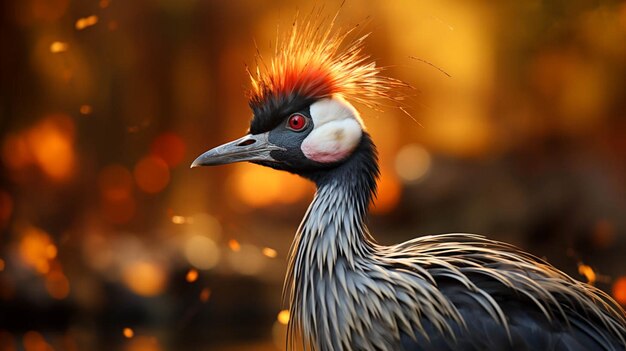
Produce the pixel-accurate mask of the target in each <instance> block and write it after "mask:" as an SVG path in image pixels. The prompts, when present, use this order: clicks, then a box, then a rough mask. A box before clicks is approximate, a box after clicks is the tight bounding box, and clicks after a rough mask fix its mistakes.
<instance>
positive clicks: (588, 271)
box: [578, 263, 597, 285]
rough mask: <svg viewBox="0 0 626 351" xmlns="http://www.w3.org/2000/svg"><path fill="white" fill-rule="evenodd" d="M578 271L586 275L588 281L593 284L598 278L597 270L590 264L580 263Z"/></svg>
mask: <svg viewBox="0 0 626 351" xmlns="http://www.w3.org/2000/svg"><path fill="white" fill-rule="evenodd" d="M578 273H579V274H581V275H583V276H585V278H586V279H587V283H589V284H591V285H593V284H594V283H595V282H596V280H597V275H596V272H594V270H593V268H591V266H588V265H586V264H582V263H580V264H578Z"/></svg>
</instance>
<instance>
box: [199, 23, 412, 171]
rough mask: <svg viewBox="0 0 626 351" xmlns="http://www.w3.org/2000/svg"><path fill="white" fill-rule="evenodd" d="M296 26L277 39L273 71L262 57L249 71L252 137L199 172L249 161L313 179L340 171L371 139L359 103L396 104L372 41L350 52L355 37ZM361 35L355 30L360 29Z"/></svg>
mask: <svg viewBox="0 0 626 351" xmlns="http://www.w3.org/2000/svg"><path fill="white" fill-rule="evenodd" d="M321 27H322V25H321V24H320V23H318V22H316V21H311V20H309V21H305V22H304V23H303V24H301V23H298V22H297V21H296V22H295V23H294V24H293V26H292V29H291V31H290V32H289V33H287V34H286V35H284V36H283V37H282V38H278V40H277V42H278V45H277V46H276V52H275V53H274V57H273V58H272V60H271V62H270V63H269V64H266V63H265V62H263V59H262V58H260V57H259V58H258V60H257V61H258V62H257V67H256V69H255V70H254V71H250V70H248V72H249V74H250V78H251V83H252V88H251V89H250V91H249V94H248V95H249V105H250V108H251V109H252V114H253V117H252V120H251V122H250V128H249V130H248V133H247V134H246V135H245V136H243V137H241V138H239V139H237V140H234V141H231V142H228V143H226V144H223V145H220V146H218V147H216V148H214V149H211V150H209V151H207V152H205V153H204V154H202V155H200V156H199V157H198V158H197V159H196V160H195V161H194V162H193V164H192V167H196V166H211V165H221V164H227V163H233V162H242V161H248V162H253V163H257V164H261V165H264V166H268V167H272V168H275V169H279V170H285V171H289V172H292V173H296V174H300V175H304V176H307V175H308V174H310V173H311V172H316V171H319V170H327V169H331V168H334V167H337V166H338V165H341V164H342V163H344V162H345V161H346V160H348V159H349V158H350V157H351V155H353V154H354V153H355V150H357V149H358V146H359V145H360V144H361V142H362V140H363V138H364V135H367V133H366V132H365V128H364V124H363V121H362V120H361V117H360V115H359V113H358V112H357V110H356V109H355V107H354V106H353V105H352V102H356V103H360V104H362V105H365V106H368V107H372V108H378V107H379V105H378V102H377V101H378V100H379V99H380V98H383V99H387V100H388V101H394V103H395V101H397V100H398V99H397V95H394V92H395V90H394V88H398V87H406V86H407V85H406V84H405V83H403V82H401V81H399V80H395V79H392V78H389V77H385V76H383V75H381V68H379V67H377V66H376V64H375V63H374V62H371V61H369V56H367V55H365V54H363V53H362V51H363V41H364V40H365V38H366V37H367V35H364V36H361V37H358V38H356V39H355V40H352V41H351V42H350V43H348V44H347V45H344V43H345V42H346V39H347V38H348V37H349V36H351V35H352V33H353V32H354V30H348V31H345V32H343V33H336V32H334V31H333V23H332V22H331V23H330V24H329V25H328V29H327V30H325V31H324V30H320V28H321ZM355 28H356V27H355Z"/></svg>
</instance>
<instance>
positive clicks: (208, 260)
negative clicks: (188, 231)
mask: <svg viewBox="0 0 626 351" xmlns="http://www.w3.org/2000/svg"><path fill="white" fill-rule="evenodd" d="M184 250H185V257H186V258H187V261H189V263H190V264H191V265H192V266H194V267H196V268H198V269H211V268H213V267H215V266H216V265H217V263H218V262H219V260H220V251H219V249H218V247H217V245H216V244H215V242H214V241H213V240H211V239H210V238H207V237H206V236H202V235H194V236H192V237H190V238H189V239H187V242H186V243H185V248H184Z"/></svg>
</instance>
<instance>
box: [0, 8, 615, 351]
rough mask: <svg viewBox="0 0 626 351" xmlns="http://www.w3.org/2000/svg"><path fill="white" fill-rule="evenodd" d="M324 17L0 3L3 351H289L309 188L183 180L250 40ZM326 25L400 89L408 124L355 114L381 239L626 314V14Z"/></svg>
mask: <svg viewBox="0 0 626 351" xmlns="http://www.w3.org/2000/svg"><path fill="white" fill-rule="evenodd" d="M320 5H321V4H320V3H319V2H318V1H313V2H307V1H286V0H285V1H273V2H268V1H252V0H236V1H201V0H152V1H148V0H138V1H121V0H81V1H77V0H20V1H3V2H2V5H0V8H2V12H1V14H0V16H1V17H0V18H1V22H0V42H1V47H2V52H1V53H0V72H1V81H0V147H1V149H0V151H1V153H0V160H1V166H0V169H1V173H0V231H1V234H0V351H17V350H24V351H50V350H57V351H58V350H67V351H76V350H125V351H162V350H175V351H176V350H274V351H276V350H282V349H283V348H284V333H285V324H286V322H287V320H288V318H289V316H288V314H287V313H285V312H284V311H283V312H281V311H282V310H283V309H284V308H285V306H284V305H282V304H281V300H280V296H281V288H282V280H283V276H284V273H285V267H286V255H287V251H288V248H289V245H290V243H291V239H292V237H293V233H294V231H295V229H296V227H297V225H298V224H299V221H300V219H301V218H302V216H303V214H304V212H305V210H306V208H307V205H308V203H309V201H310V200H311V197H312V195H313V192H314V187H313V186H312V185H311V184H309V183H307V182H305V181H303V180H301V179H299V178H297V177H295V176H291V175H288V174H282V173H279V172H275V171H272V170H269V169H265V168H262V167H259V166H254V165H248V164H240V165H229V166H223V167H218V168H205V169H194V170H190V169H189V164H190V163H191V161H192V160H193V159H194V158H195V157H196V156H197V155H199V154H200V153H202V152H203V151H205V150H207V149H209V148H211V147H213V146H216V145H218V144H220V143H223V142H225V141H228V140H231V139H234V138H236V137H239V136H241V135H243V133H244V132H245V130H246V129H247V127H248V121H249V118H250V110H249V108H248V107H247V101H246V97H245V94H244V93H245V90H246V88H247V87H248V84H249V83H248V77H247V74H246V72H245V65H246V64H249V65H252V64H254V56H255V42H256V45H257V46H258V48H259V50H260V52H261V53H262V54H264V57H266V58H269V57H270V52H272V50H273V49H272V47H273V43H274V42H275V40H274V39H275V36H276V30H277V26H279V27H280V28H283V27H288V26H289V25H290V23H291V21H292V20H293V18H294V15H295V13H296V12H297V11H298V10H300V11H301V12H303V13H308V12H310V11H311V10H312V9H313V8H314V7H315V6H320ZM324 6H325V10H326V12H327V13H328V14H329V15H333V14H334V13H335V12H336V11H337V9H339V7H340V6H341V2H339V1H330V2H328V3H326V4H325V5H324ZM338 23H339V25H340V26H343V27H344V28H346V27H351V26H353V25H355V24H359V23H361V24H363V25H364V26H365V28H364V29H363V30H364V31H365V32H369V31H371V32H372V35H371V36H370V37H369V39H367V41H366V51H367V53H369V54H371V56H372V57H373V58H374V59H375V60H376V61H377V63H378V64H379V65H383V66H386V67H388V68H387V71H386V73H387V74H388V75H390V76H392V77H395V78H399V79H402V80H404V81H406V82H408V83H410V84H412V85H413V86H415V87H416V90H415V92H414V94H413V97H412V99H411V100H410V101H408V102H407V105H408V107H409V111H410V113H411V114H412V116H413V117H414V118H415V121H414V120H412V119H411V118H409V117H407V116H406V115H404V114H403V113H401V112H400V111H397V110H393V109H389V110H388V111H384V112H376V111H371V110H367V109H364V108H363V107H361V106H357V107H361V112H362V114H363V116H364V120H365V123H366V125H367V127H368V128H369V130H370V132H371V134H372V135H373V138H374V141H375V142H376V144H377V145H378V147H379V151H380V158H381V162H382V163H381V167H382V179H381V182H380V193H379V197H378V201H377V203H376V206H375V207H373V208H372V216H371V218H370V227H371V229H372V231H373V233H374V235H375V237H376V238H377V240H378V241H379V242H381V243H394V242H398V241H403V240H406V239H409V238H412V237H414V236H417V235H423V234H434V233H445V232H472V233H481V234H485V235H488V236H489V237H490V238H493V239H499V240H505V241H508V242H512V243H514V244H516V245H519V246H520V247H522V248H524V249H526V250H529V251H530V252H532V253H534V254H536V255H538V256H541V257H545V258H547V259H548V260H549V261H550V262H552V263H553V264H555V265H556V266H557V267H559V268H561V269H563V270H565V271H566V272H567V273H569V274H571V275H572V276H574V277H576V278H577V279H580V280H583V281H588V282H590V283H593V284H595V285H597V286H598V287H600V288H601V289H604V290H605V291H607V292H608V293H609V294H612V295H613V296H614V297H615V298H616V299H617V300H618V301H619V302H620V303H622V304H626V257H625V254H626V44H625V43H626V2H624V1H604V2H603V1H566V0H555V1H548V2H543V1H523V2H496V3H493V2H492V3H490V4H487V3H485V2H481V1H464V2H460V1H459V2H453V1H437V2H430V1H408V0H406V1H385V2H382V1H381V2H372V1H365V0H363V1H361V0H348V1H346V2H345V4H344V5H343V7H342V9H341V13H340V16H339V19H338Z"/></svg>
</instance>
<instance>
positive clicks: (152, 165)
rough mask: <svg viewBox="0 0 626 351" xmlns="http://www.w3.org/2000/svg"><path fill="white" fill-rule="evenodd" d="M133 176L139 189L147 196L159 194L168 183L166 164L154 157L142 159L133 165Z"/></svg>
mask: <svg viewBox="0 0 626 351" xmlns="http://www.w3.org/2000/svg"><path fill="white" fill-rule="evenodd" d="M133 174H134V176H135V182H136V183H137V186H138V187H139V189H141V190H142V191H144V192H146V193H149V194H154V193H158V192H160V191H161V190H163V189H164V188H165V187H166V186H167V184H168V183H169V181H170V170H169V168H168V166H167V163H165V161H163V160H162V159H161V158H159V157H156V156H146V157H144V158H142V159H141V160H140V161H139V162H137V165H135V169H134V171H133Z"/></svg>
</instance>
